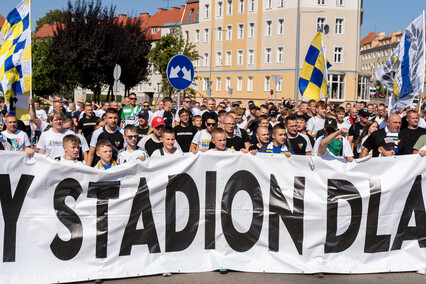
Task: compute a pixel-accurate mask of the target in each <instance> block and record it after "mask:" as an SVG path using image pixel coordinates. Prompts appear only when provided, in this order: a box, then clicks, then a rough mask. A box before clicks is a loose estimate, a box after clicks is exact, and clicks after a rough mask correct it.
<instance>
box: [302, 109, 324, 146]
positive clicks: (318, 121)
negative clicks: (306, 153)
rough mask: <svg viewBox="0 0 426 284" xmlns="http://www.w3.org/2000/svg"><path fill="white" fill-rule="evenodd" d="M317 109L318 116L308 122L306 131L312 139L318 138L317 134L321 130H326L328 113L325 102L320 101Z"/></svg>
mask: <svg viewBox="0 0 426 284" xmlns="http://www.w3.org/2000/svg"><path fill="white" fill-rule="evenodd" d="M315 107H316V109H317V115H316V116H314V117H312V118H310V119H309V120H308V124H307V125H306V131H307V132H308V135H310V136H312V137H314V138H315V137H316V136H317V132H318V131H320V130H321V129H324V122H325V113H326V105H325V102H323V101H319V102H317V103H316V105H315Z"/></svg>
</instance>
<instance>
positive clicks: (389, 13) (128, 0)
mask: <svg viewBox="0 0 426 284" xmlns="http://www.w3.org/2000/svg"><path fill="white" fill-rule="evenodd" d="M287 1H296V0H287ZM329 1H333V0H329ZM346 1H356V0H346ZM19 2H20V1H19V0H1V4H0V14H2V15H3V16H4V17H6V15H7V14H8V13H9V12H10V11H11V10H12V9H13V8H14V7H16V5H17V4H18V3H19ZM102 2H103V4H104V5H108V6H109V5H110V4H114V5H116V11H117V13H120V14H128V15H137V14H139V13H144V12H148V13H150V14H151V15H153V14H155V12H156V11H157V9H158V8H167V5H168V2H169V3H170V6H180V5H183V4H185V3H186V0H169V1H167V0H103V1H102ZM66 3H67V0H32V1H31V10H32V18H33V20H32V22H33V27H34V26H35V22H36V20H37V19H38V18H40V17H42V16H44V14H46V12H48V11H49V10H50V9H52V10H53V9H63V8H65V7H66ZM423 10H426V0H405V1H401V0H364V22H363V25H362V26H361V39H362V38H363V37H364V36H366V35H367V34H368V33H369V32H380V31H384V32H386V33H391V32H393V31H396V30H404V29H405V28H406V27H407V26H408V24H409V23H410V22H411V21H412V20H414V19H415V18H416V17H417V16H419V15H420V14H421V13H422V11H423Z"/></svg>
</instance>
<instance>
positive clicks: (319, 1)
mask: <svg viewBox="0 0 426 284" xmlns="http://www.w3.org/2000/svg"><path fill="white" fill-rule="evenodd" d="M325 4H326V3H325V0H318V5H325Z"/></svg>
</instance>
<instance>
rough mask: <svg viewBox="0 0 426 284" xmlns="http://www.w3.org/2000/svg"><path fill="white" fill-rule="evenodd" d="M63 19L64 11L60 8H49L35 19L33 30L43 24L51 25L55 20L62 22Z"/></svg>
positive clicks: (36, 29)
mask: <svg viewBox="0 0 426 284" xmlns="http://www.w3.org/2000/svg"><path fill="white" fill-rule="evenodd" d="M64 21H65V11H62V10H58V9H55V10H50V11H49V12H47V13H46V15H44V16H43V17H41V18H40V19H38V20H37V21H36V28H35V31H38V30H39V29H40V28H41V27H42V26H43V25H45V24H49V25H53V24H55V23H56V22H60V23H63V22H64Z"/></svg>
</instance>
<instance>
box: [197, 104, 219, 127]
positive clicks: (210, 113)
mask: <svg viewBox="0 0 426 284" xmlns="http://www.w3.org/2000/svg"><path fill="white" fill-rule="evenodd" d="M215 108H216V101H215V99H213V98H209V99H208V100H207V109H206V110H205V111H204V112H203V114H202V115H201V117H202V119H203V124H202V127H203V129H206V121H207V119H208V118H213V119H214V120H216V121H218V117H217V112H216V111H215Z"/></svg>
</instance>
